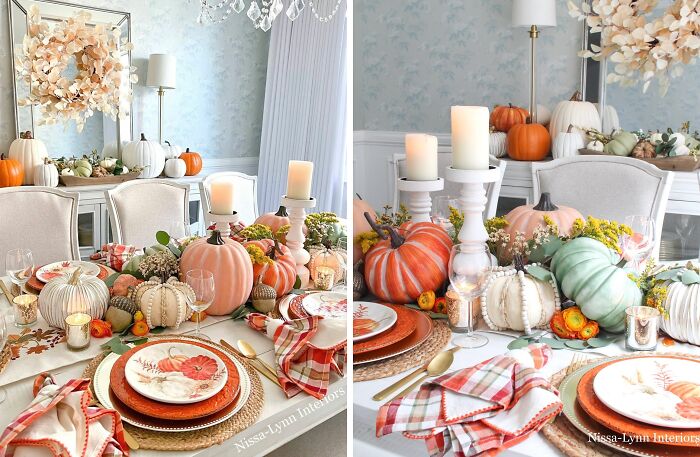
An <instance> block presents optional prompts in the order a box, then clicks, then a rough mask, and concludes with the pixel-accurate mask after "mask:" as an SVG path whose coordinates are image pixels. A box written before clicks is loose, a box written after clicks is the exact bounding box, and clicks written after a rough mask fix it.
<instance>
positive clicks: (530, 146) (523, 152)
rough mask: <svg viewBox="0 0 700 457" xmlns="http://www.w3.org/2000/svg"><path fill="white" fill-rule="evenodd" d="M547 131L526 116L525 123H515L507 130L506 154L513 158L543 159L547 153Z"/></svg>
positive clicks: (548, 143) (549, 143)
mask: <svg viewBox="0 0 700 457" xmlns="http://www.w3.org/2000/svg"><path fill="white" fill-rule="evenodd" d="M550 145H551V140H550V137H549V132H547V129H546V128H545V127H544V126H542V125H541V124H533V123H532V120H531V119H530V118H528V120H527V123H525V124H516V125H514V126H513V127H512V128H511V129H510V131H509V132H508V146H507V147H508V156H510V158H511V159H515V160H527V161H537V160H544V158H545V157H547V154H549V148H550Z"/></svg>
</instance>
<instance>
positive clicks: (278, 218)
mask: <svg viewBox="0 0 700 457" xmlns="http://www.w3.org/2000/svg"><path fill="white" fill-rule="evenodd" d="M253 223H254V224H263V225H267V226H268V227H270V229H272V233H277V231H278V230H279V229H280V228H282V227H284V226H285V225H289V214H287V208H285V207H284V206H280V207H279V209H278V210H277V212H276V213H265V214H262V215H260V216H258V218H257V219H255V222H253Z"/></svg>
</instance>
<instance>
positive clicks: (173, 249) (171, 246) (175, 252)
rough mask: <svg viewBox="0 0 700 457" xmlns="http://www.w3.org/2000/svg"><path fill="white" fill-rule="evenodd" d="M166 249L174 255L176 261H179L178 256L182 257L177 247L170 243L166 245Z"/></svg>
mask: <svg viewBox="0 0 700 457" xmlns="http://www.w3.org/2000/svg"><path fill="white" fill-rule="evenodd" d="M168 249H170V252H172V253H173V255H174V256H175V257H177V258H178V259H179V258H180V256H181V255H182V251H180V249H178V247H177V246H175V245H174V244H172V243H170V244H168Z"/></svg>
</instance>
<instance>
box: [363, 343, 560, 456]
mask: <svg viewBox="0 0 700 457" xmlns="http://www.w3.org/2000/svg"><path fill="white" fill-rule="evenodd" d="M551 355H552V349H551V348H550V347H549V346H547V345H544V344H531V345H530V346H527V347H525V348H523V349H517V350H513V351H510V352H507V353H506V354H504V355H500V356H497V357H494V358H492V359H489V360H486V361H485V362H482V363H480V364H478V365H476V366H473V367H471V368H465V369H463V370H459V371H457V372H454V373H448V374H445V375H443V376H441V377H439V378H437V379H435V380H433V381H430V382H427V383H425V384H423V385H422V386H421V388H420V390H419V391H418V392H414V393H411V394H409V395H408V396H406V397H403V398H399V399H396V400H394V401H392V402H390V403H387V404H386V405H383V406H382V407H381V408H380V409H379V414H378V416H377V436H378V437H379V436H382V435H387V434H389V433H394V432H403V434H404V436H406V437H407V438H411V439H422V440H425V442H426V444H427V446H428V453H429V454H430V455H431V456H443V455H445V453H447V451H448V450H449V449H450V448H453V449H454V454H455V456H457V457H464V456H472V455H495V454H497V453H499V452H501V451H502V450H503V449H505V448H508V447H511V446H513V445H515V444H517V443H519V442H521V441H523V440H524V439H526V438H527V437H528V436H529V435H530V434H531V433H533V432H536V431H538V430H540V429H541V428H542V426H544V424H546V423H547V422H548V421H549V420H550V419H552V418H554V417H555V416H556V415H557V414H559V413H560V412H561V410H562V409H563V405H562V403H561V401H560V400H559V396H558V395H559V393H558V392H557V390H556V389H555V388H554V387H553V386H552V385H551V384H550V383H549V381H548V380H547V379H545V378H544V377H543V376H542V375H541V374H540V373H539V371H538V370H539V369H540V368H541V367H543V366H544V365H545V364H546V363H547V360H548V359H549V358H550V357H551Z"/></svg>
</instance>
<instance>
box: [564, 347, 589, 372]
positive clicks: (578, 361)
mask: <svg viewBox="0 0 700 457" xmlns="http://www.w3.org/2000/svg"><path fill="white" fill-rule="evenodd" d="M587 363H588V356H586V355H585V354H582V353H580V352H576V353H575V354H574V357H573V358H572V359H571V363H569V366H568V367H566V375H567V376H568V375H570V374H571V373H573V372H574V371H576V370H578V369H579V368H581V367H582V366H584V365H586V364H587Z"/></svg>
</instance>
